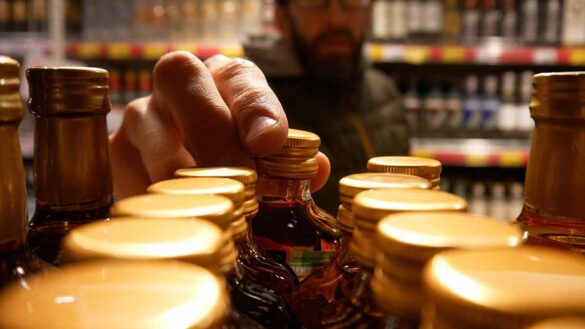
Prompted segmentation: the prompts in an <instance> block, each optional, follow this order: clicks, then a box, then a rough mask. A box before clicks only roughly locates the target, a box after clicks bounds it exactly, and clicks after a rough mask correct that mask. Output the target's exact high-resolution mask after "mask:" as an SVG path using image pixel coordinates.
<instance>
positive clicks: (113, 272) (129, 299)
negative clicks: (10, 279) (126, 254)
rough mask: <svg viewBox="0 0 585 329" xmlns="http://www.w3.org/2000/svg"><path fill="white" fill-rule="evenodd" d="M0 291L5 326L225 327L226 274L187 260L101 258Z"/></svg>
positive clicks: (26, 328)
mask: <svg viewBox="0 0 585 329" xmlns="http://www.w3.org/2000/svg"><path fill="white" fill-rule="evenodd" d="M30 288H31V290H25V289H19V287H17V286H12V287H9V288H8V289H6V290H4V291H3V292H2V293H1V294H0V327H2V328H23V329H36V328H114V327H115V328H161V329H163V328H166V329H171V328H209V329H211V328H221V326H222V324H223V323H224V322H225V320H226V319H225V315H226V313H227V310H228V308H229V302H228V299H227V294H226V291H225V285H224V284H223V283H222V280H221V279H220V278H219V277H218V276H216V275H214V274H213V273H211V272H210V271H207V270H205V269H203V268H201V267H199V266H195V265H193V264H187V263H184V262H149V261H130V262H128V261H121V260H116V261H112V260H109V261H97V262H87V263H82V264H75V265H69V266H66V267H64V268H63V271H59V272H55V273H53V274H52V275H48V276H45V277H35V278H34V280H31V282H30Z"/></svg>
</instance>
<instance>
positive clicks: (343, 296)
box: [291, 234, 358, 328]
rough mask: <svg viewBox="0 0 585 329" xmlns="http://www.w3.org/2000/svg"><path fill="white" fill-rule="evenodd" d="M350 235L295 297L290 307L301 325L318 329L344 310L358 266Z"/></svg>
mask: <svg viewBox="0 0 585 329" xmlns="http://www.w3.org/2000/svg"><path fill="white" fill-rule="evenodd" d="M350 242H351V235H350V234H347V235H344V236H343V237H342V238H341V246H340V248H339V251H338V253H337V254H336V255H335V257H334V258H333V260H332V261H331V263H330V264H329V265H327V266H324V267H321V268H318V269H316V270H315V271H314V272H313V273H311V275H309V276H308V277H307V278H306V279H305V280H304V281H303V283H302V284H301V285H300V287H299V288H298V289H297V291H296V292H295V294H294V295H293V300H292V302H291V306H292V308H293V311H294V313H295V315H296V317H297V319H299V321H300V322H302V323H303V324H305V325H306V326H307V327H309V328H314V327H319V326H320V325H321V322H322V321H323V319H331V318H334V317H336V316H337V314H339V312H340V311H342V310H343V307H344V303H346V302H347V300H348V298H349V295H350V293H351V291H352V289H353V280H354V277H355V274H356V273H357V271H358V265H357V263H356V261H355V258H354V257H353V255H352V254H351V253H350V252H349V245H350Z"/></svg>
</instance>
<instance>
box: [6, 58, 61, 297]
mask: <svg viewBox="0 0 585 329" xmlns="http://www.w3.org/2000/svg"><path fill="white" fill-rule="evenodd" d="M19 77H20V65H19V64H18V62H17V61H15V60H14V59H12V58H10V57H5V56H0V155H1V156H0V168H2V170H1V171H0V288H3V287H4V286H5V285H6V284H8V283H10V282H13V281H16V282H19V283H20V285H21V286H22V287H26V286H27V283H26V277H27V276H28V275H30V274H32V273H36V272H44V271H47V270H49V269H50V266H49V265H48V264H46V263H45V262H43V261H42V260H40V259H39V258H38V257H36V256H35V255H34V254H33V253H32V252H31V251H30V250H28V248H27V246H26V225H27V222H28V216H27V198H26V197H27V195H26V185H25V178H24V167H23V163H22V153H21V151H20V143H19V138H18V126H19V124H20V121H21V120H22V118H23V116H24V109H23V105H22V100H21V98H20V93H19V87H20V79H19Z"/></svg>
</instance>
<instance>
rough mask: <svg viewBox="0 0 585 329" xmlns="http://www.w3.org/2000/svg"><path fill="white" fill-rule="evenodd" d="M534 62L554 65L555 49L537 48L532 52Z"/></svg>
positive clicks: (555, 59)
mask: <svg viewBox="0 0 585 329" xmlns="http://www.w3.org/2000/svg"><path fill="white" fill-rule="evenodd" d="M532 61H533V62H534V64H542V65H554V64H557V62H558V56H557V50H556V49H553V48H537V49H535V50H534V52H533V53H532Z"/></svg>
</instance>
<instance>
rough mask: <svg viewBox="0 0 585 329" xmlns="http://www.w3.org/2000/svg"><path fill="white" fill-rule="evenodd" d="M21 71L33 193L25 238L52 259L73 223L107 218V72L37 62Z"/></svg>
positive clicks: (109, 194)
mask: <svg viewBox="0 0 585 329" xmlns="http://www.w3.org/2000/svg"><path fill="white" fill-rule="evenodd" d="M26 76H27V79H28V85H29V101H28V107H29V111H30V112H31V113H32V114H33V115H34V116H35V150H34V157H35V159H34V186H35V194H36V210H35V213H34V215H33V217H32V219H31V221H30V225H29V232H28V239H29V244H30V246H31V248H32V249H33V250H34V251H35V252H36V253H37V254H38V255H39V256H40V257H41V258H43V259H44V260H46V261H48V262H50V263H53V264H55V263H58V258H59V257H58V251H59V243H60V241H61V239H62V238H63V236H65V234H66V233H67V232H68V231H69V230H71V229H72V228H74V227H76V226H78V225H81V224H84V223H88V222H91V221H95V220H106V219H107V218H108V210H109V208H110V205H111V204H112V172H111V168H110V157H109V153H108V152H109V151H108V131H107V126H106V114H107V113H108V112H109V111H110V101H109V97H108V72H107V71H106V70H102V69H97V68H81V67H38V68H31V69H28V70H27V72H26Z"/></svg>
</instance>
